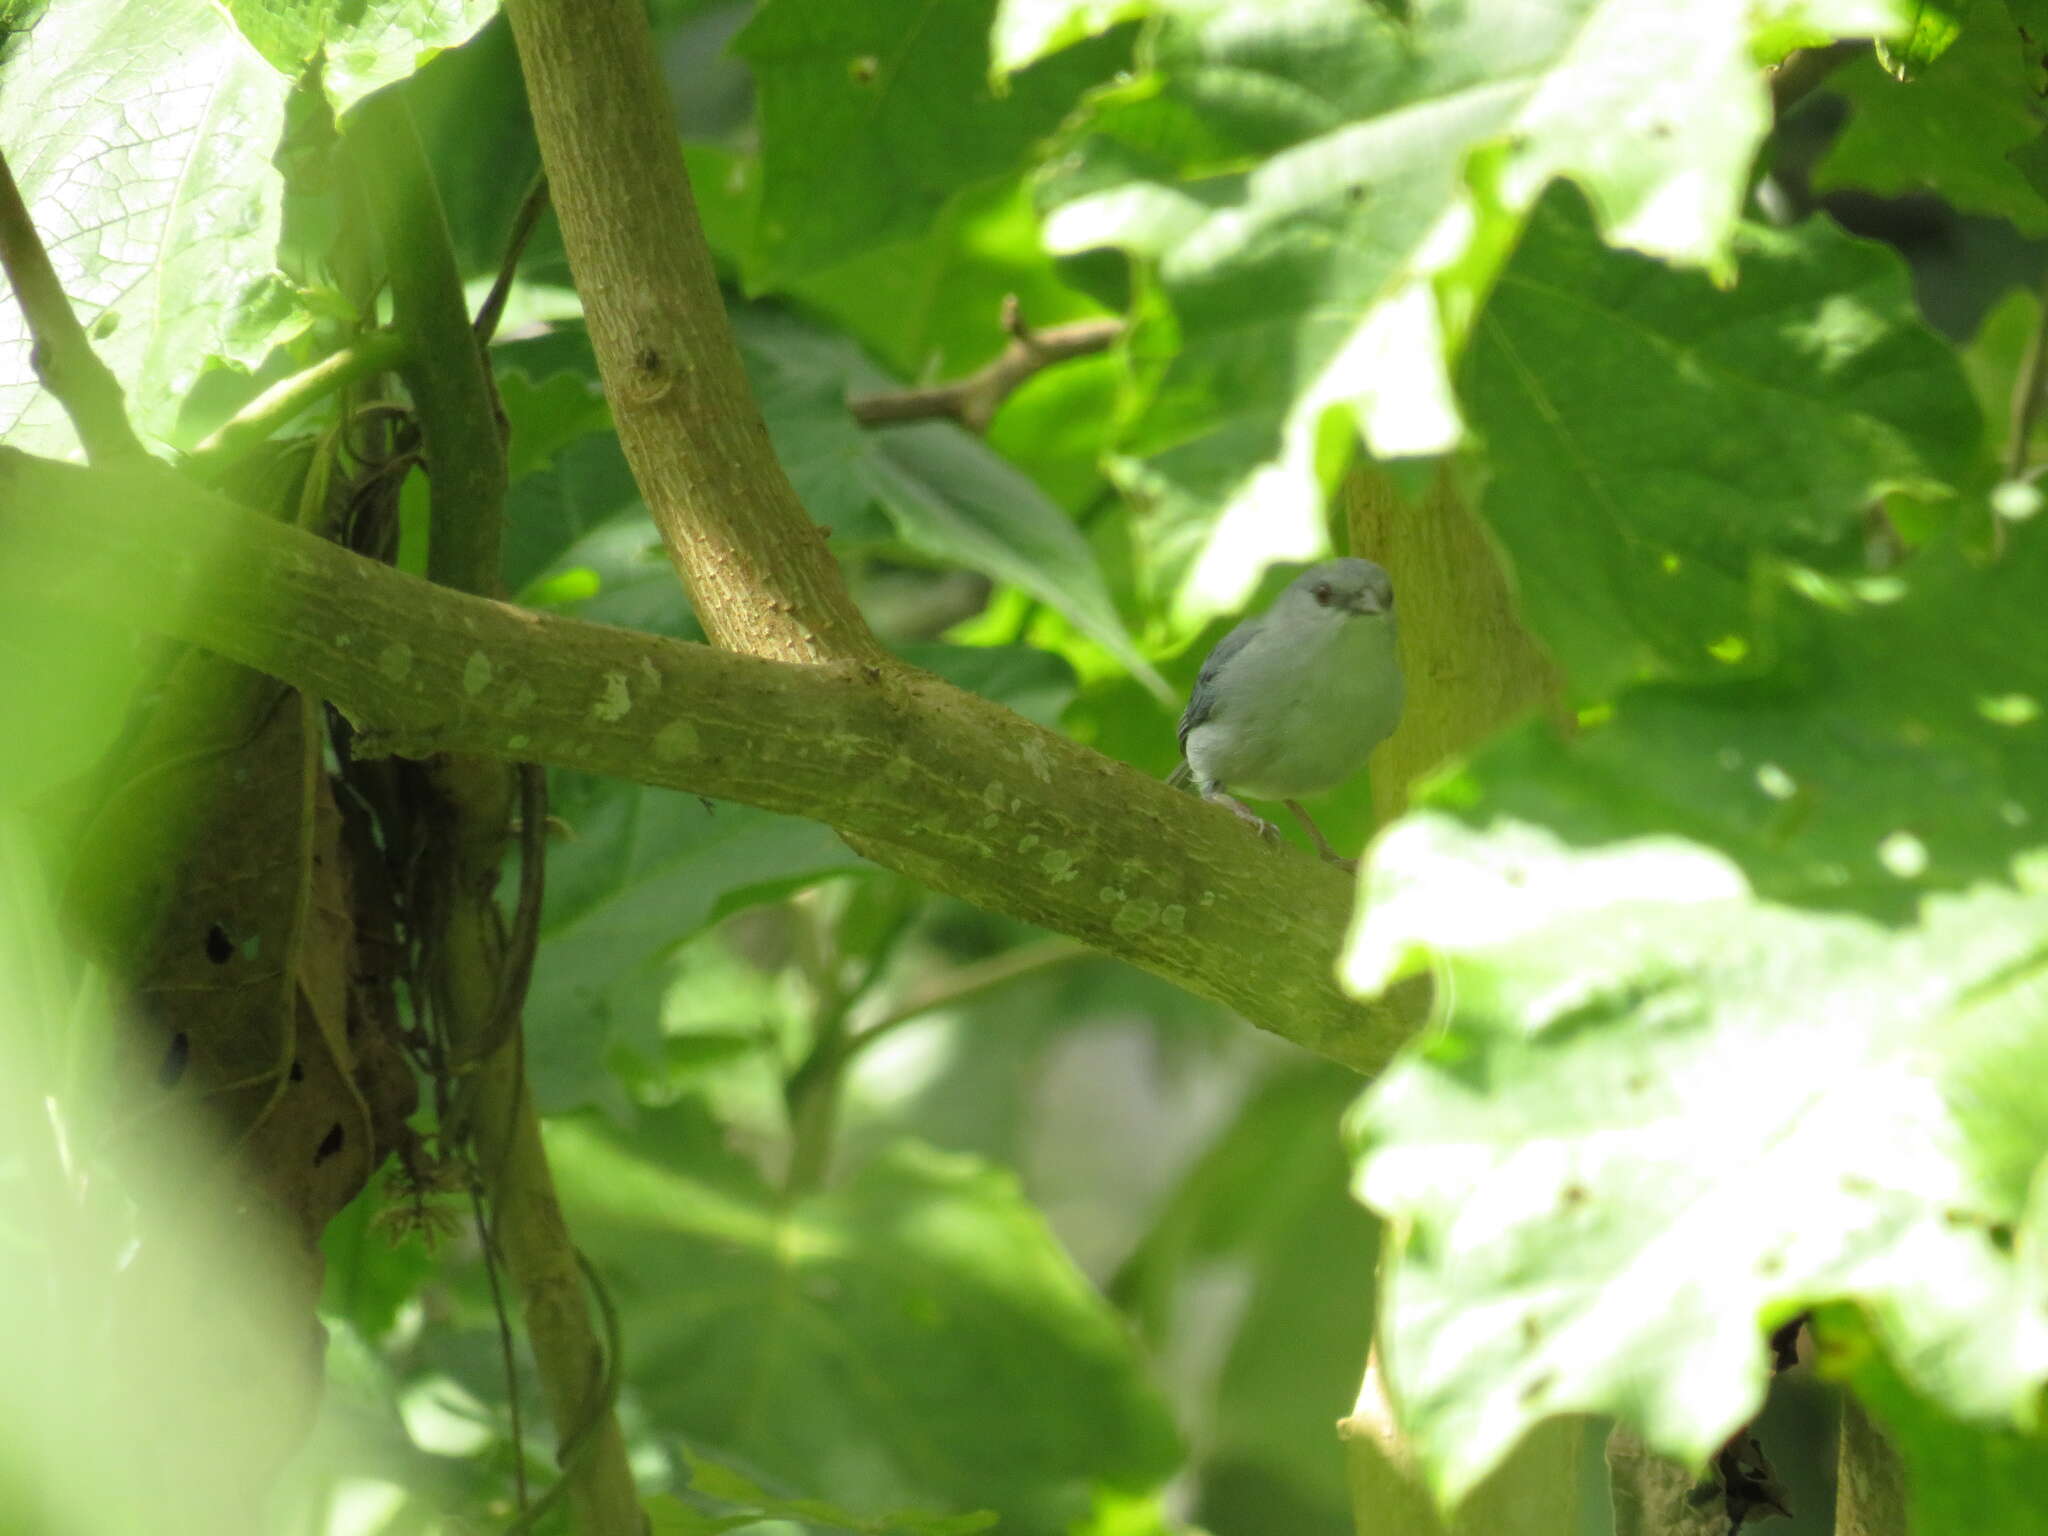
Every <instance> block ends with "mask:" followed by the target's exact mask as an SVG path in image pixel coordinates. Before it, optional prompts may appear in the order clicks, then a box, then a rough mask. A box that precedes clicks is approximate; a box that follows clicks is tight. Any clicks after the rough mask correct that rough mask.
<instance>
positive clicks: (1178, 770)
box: [1166, 758, 1195, 789]
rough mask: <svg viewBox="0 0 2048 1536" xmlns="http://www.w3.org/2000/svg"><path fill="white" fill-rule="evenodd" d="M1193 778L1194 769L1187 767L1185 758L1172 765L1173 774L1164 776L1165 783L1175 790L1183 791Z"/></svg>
mask: <svg viewBox="0 0 2048 1536" xmlns="http://www.w3.org/2000/svg"><path fill="white" fill-rule="evenodd" d="M1194 777H1195V771H1194V769H1192V768H1190V767H1189V766H1188V763H1187V759H1186V758H1182V759H1181V760H1180V761H1179V762H1177V763H1175V764H1174V765H1173V772H1171V773H1169V774H1168V775H1167V776H1166V782H1167V783H1169V784H1171V785H1172V786H1173V787H1174V788H1175V789H1185V788H1187V786H1188V785H1189V784H1190V783H1191V782H1192V781H1193V779H1194Z"/></svg>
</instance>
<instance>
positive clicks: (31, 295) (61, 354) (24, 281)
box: [0, 155, 143, 464]
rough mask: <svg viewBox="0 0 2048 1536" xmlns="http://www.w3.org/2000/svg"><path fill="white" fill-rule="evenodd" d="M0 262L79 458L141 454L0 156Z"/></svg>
mask: <svg viewBox="0 0 2048 1536" xmlns="http://www.w3.org/2000/svg"><path fill="white" fill-rule="evenodd" d="M0 266H4V267H5V268H6V269H7V280H8V282H9V283H11V284H13V286H14V297H15V302H16V303H18V304H20V305H21V311H22V313H23V314H24V315H26V316H27V317H28V329H29V334H30V335H31V336H32V337H34V338H35V341H34V349H33V351H31V353H30V354H29V356H30V360H31V361H32V362H33V364H34V366H35V370H36V377H38V378H39V379H41V380H42V381H43V387H44V388H45V389H47V390H48V391H49V392H50V393H51V394H53V395H55V396H56V397H57V403H58V404H59V405H61V406H63V407H64V414H65V415H67V416H69V417H70V418H71V425H72V428H73V430H75V431H76V432H77V433H78V440H79V442H81V443H83V444H84V445H85V455H86V457H87V458H89V459H91V460H92V461H93V462H94V463H95V464H102V463H113V462H115V461H116V460H119V459H124V458H128V459H132V458H141V457H143V447H142V442H141V440H140V439H139V438H137V437H136V435H135V429H134V427H132V426H130V425H129V423H128V408H127V405H126V403H125V401H124V400H123V399H122V396H121V386H120V383H119V382H118V381H117V380H116V379H115V378H114V375H113V374H112V373H111V372H109V371H108V369H107V365H106V364H105V363H103V362H101V361H100V359H99V354H98V353H96V352H94V351H93V349H92V343H91V342H90V341H89V340H88V339H87V338H86V334H85V327H84V326H82V325H80V324H79V323H78V316H77V315H76V314H74V313H72V309H71V300H70V299H68V298H67V297H65V294H64V286H63V284H61V283H60V282H58V281H57V270H56V268H54V267H52V266H51V265H50V253H49V252H48V251H46V250H44V249H43V241H42V237H41V236H40V235H38V234H37V233H36V226H35V223H34V221H33V220H31V219H30V218H29V216H28V204H27V203H25V202H24V201H22V196H21V188H20V187H18V186H16V185H15V181H14V171H13V169H12V168H11V167H10V166H9V165H8V163H7V157H6V156H5V155H0Z"/></svg>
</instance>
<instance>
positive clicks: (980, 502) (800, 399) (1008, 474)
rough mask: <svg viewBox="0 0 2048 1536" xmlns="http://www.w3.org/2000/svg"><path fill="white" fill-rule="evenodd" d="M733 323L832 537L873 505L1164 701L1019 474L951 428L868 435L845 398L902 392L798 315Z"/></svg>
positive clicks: (925, 426) (1093, 582) (773, 422)
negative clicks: (1031, 603) (1020, 594)
mask: <svg viewBox="0 0 2048 1536" xmlns="http://www.w3.org/2000/svg"><path fill="white" fill-rule="evenodd" d="M734 318H735V329H736V331H737V332H738V334H739V338H740V345H741V349H742V351H743V352H744V353H745V354H746V357H747V361H748V365H749V370H750V372H751V375H752V377H753V381H754V387H755V389H756V391H757V392H758V393H759V395H760V398H761V407H762V410H763V412H764V413H765V414H766V415H767V417H768V421H769V424H770V429H771V430H772V431H773V432H774V434H775V445H776V452H777V455H778V456H779V457H780V458H781V460H782V463H783V467H784V468H785V469H786V470H787V471H788V472H789V476H790V479H791V480H792V481H794V482H795V485H796V489H797V494H798V495H799V496H800V497H802V499H803V502H804V505H805V506H806V507H808V508H809V509H810V512H811V515H812V516H813V517H814V518H816V519H817V520H818V521H819V522H820V523H824V524H827V525H836V524H837V523H838V522H839V521H841V520H842V519H844V518H846V517H850V516H855V515H857V514H858V513H859V512H860V511H861V510H862V509H863V508H865V507H866V506H867V505H868V504H869V503H870V502H871V501H872V502H879V503H880V504H881V506H882V507H883V509H884V510H885V511H886V512H887V513H888V514H889V517H890V519H891V520H892V521H893V522H894V523H895V525H896V528H897V530H898V532H899V533H900V534H901V535H902V537H903V540H904V542H905V543H907V544H909V545H910V546H911V547H912V548H914V549H917V550H919V551H921V552H922V553H924V554H926V555H930V556H932V557H934V558H937V559H941V560H945V561H948V562H950V563H954V564H959V565H964V566H966V567H967V568H968V569H970V570H976V571H980V572H982V573H983V574H984V575H987V576H989V577H991V578H993V579H994V580H997V581H1002V582H1008V583H1010V584H1012V585H1015V586H1017V587H1020V588H1022V589H1023V590H1024V591H1026V592H1028V593H1030V594H1031V595H1032V596H1033V597H1035V598H1037V599H1038V600H1039V601H1040V602H1043V603H1046V604H1049V605H1050V606H1052V607H1054V608H1057V609H1058V610H1059V611H1060V612H1061V613H1063V614H1065V615H1066V616H1067V617H1068V618H1069V619H1071V620H1072V621H1073V623H1074V625H1075V627H1076V628H1078V629H1080V630H1081V631H1082V632H1083V633H1085V634H1087V635H1089V636H1090V637H1091V638H1093V639H1095V640H1097V641H1099V642H1100V643H1101V644H1102V645H1103V646H1105V647H1106V648H1107V649H1108V650H1109V651H1110V652H1111V653H1112V654H1114V655H1115V656H1116V658H1117V659H1118V660H1119V661H1120V662H1122V663H1123V664H1124V665H1125V666H1126V667H1127V668H1129V669H1130V671H1131V672H1132V673H1133V674H1134V675H1135V676H1137V677H1139V678H1140V679H1142V680H1144V682H1145V683H1146V684H1147V685H1148V686H1150V687H1152V688H1154V689H1155V691H1157V692H1159V693H1161V694H1162V695H1163V694H1164V693H1165V692H1166V685H1165V683H1164V681H1163V680H1161V679H1160V677H1159V674H1158V672H1157V671H1156V670H1154V668H1153V667H1152V665H1151V663H1150V662H1149V661H1148V660H1147V659H1146V658H1145V656H1144V654H1143V653H1142V652H1141V651H1140V650H1139V649H1138V647H1137V644H1136V642H1135V641H1133V640H1132V638H1131V635H1130V632H1129V630H1127V629H1126V628H1125V627H1124V622H1123V619H1122V617H1121V616H1120V615H1119V614H1118V612H1117V610H1116V605H1115V603H1114V602H1113V601H1112V599H1111V597H1110V594H1109V588H1108V585H1107V583H1106V582H1105V581H1104V580H1103V577H1102V572H1101V571H1100V569H1099V568H1098V567H1097V565H1096V563H1095V556H1094V552H1093V551H1092V550H1090V549H1089V547H1088V541H1087V540H1086V539H1084V538H1083V537H1082V536H1081V533H1080V530H1079V529H1077V528H1076V527H1075V526H1074V523H1073V519H1072V518H1070V517H1069V516H1068V515H1067V514H1066V513H1065V512H1063V511H1062V510H1061V509H1060V508H1059V507H1057V506H1055V505H1054V504H1053V503H1052V502H1051V501H1049V500H1048V499H1047V498H1046V497H1045V495H1044V493H1043V492H1041V491H1040V490H1039V489H1038V488H1037V486H1035V485H1034V484H1032V482H1031V481H1030V480H1029V479H1028V478H1026V477H1025V476H1024V475H1023V474H1022V473H1021V472H1020V471H1018V470H1016V469H1014V468H1012V467H1011V466H1010V465H1009V464H1007V463H1005V462H1004V461H1003V459H1001V458H1000V457H999V456H997V455H996V454H995V453H993V452H991V451H990V450H989V448H988V447H987V445H986V444H984V443H982V442H981V441H980V440H978V439H977V438H975V437H974V436H973V435H972V434H970V433H968V432H966V431H964V430H963V429H961V428H959V427H956V426H954V425H952V424H951V423H949V422H936V421H935V422H926V423H921V424H918V425H914V426H903V427H890V428H881V429H875V428H864V427H862V426H860V425H859V424H857V423H856V422H855V421H854V419H853V417H852V415H851V413H849V412H848V411H847V409H846V400H847V398H848V396H849V395H852V394H860V393H865V392H869V391H874V390H881V389H890V388H894V387H897V386H896V384H895V381H893V380H891V379H890V378H889V377H888V376H887V375H886V374H884V373H882V372H881V370H879V369H877V368H875V367H874V366H873V365H872V364H870V363H869V362H867V361H866V360H865V359H864V358H863V357H862V356H861V355H860V352H859V350H858V349H857V348H855V347H854V346H852V345H851V344H849V343H847V342H845V341H843V340H840V339H838V338H836V337H833V336H831V335H829V334H828V333H824V332H821V331H818V330H816V329H814V328H812V327H810V326H807V325H805V324H804V323H803V322H801V321H799V320H797V319H795V318H793V317H791V316H786V315H781V314H777V313H773V312H768V311H759V310H747V311H741V312H740V313H739V314H737V315H736V316H735V317H734Z"/></svg>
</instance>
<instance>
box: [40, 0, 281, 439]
mask: <svg viewBox="0 0 2048 1536" xmlns="http://www.w3.org/2000/svg"><path fill="white" fill-rule="evenodd" d="M290 89H291V82H290V81H289V80H288V79H286V78H285V77H284V76H282V75H280V74H279V73H278V72H277V71H276V70H274V69H273V68H271V67H270V65H269V64H267V63H265V62H264V60H263V59H262V58H261V57H260V56H259V55H258V54H257V53H256V51H255V50H254V49H253V48H251V47H250V46H249V44H248V42H247V41H246V40H245V39H244V38H243V37H242V35H241V34H240V33H239V32H237V31H236V30H235V28H234V26H233V24H232V23H231V22H229V21H228V19H227V18H226V16H225V15H224V14H222V12H221V11H220V10H219V9H218V8H217V7H215V6H213V5H211V4H208V3H206V0H71V3H66V4H59V5H53V6H51V7H50V8H49V10H48V11H46V12H45V13H44V14H43V15H42V17H41V18H40V19H39V20H38V21H37V23H36V25H35V26H33V27H31V28H30V29H29V31H28V33H27V35H26V36H25V37H24V38H22V39H20V40H19V42H18V43H17V45H16V46H15V48H14V50H13V51H12V52H11V53H10V54H9V55H8V57H7V61H6V64H5V66H4V67H0V148H4V149H5V150H6V153H7V160H8V165H9V167H10V168H11V169H12V170H13V172H14V179H15V180H16V182H18V183H19V184H20V187H21V191H22V196H23V198H24V199H25V200H26V202H27V204H28V210H29V216H30V218H31V219H33V220H34V222H35V225H36V230H37V233H38V234H39V235H40V236H41V237H42V241H43V245H44V246H45V247H46V248H47V249H48V251H49V253H50V261H51V264H52V266H54V267H55V268H56V272H57V278H58V281H59V282H61V283H62V284H63V286H64V290H65V292H66V294H67V295H68V296H69V297H70V299H71V302H72V306H73V308H74V309H75V310H76V311H77V313H78V317H79V319H80V320H81V321H83V322H84V323H85V324H86V325H87V326H88V327H90V328H91V331H92V334H93V337H94V344H93V345H94V350H95V351H96V352H98V353H99V355H100V357H101V358H102V359H103V360H104V361H105V362H106V364H107V365H108V366H109V367H110V368H111V369H112V370H113V371H114V374H115V377H116V378H118V379H119V380H120V382H121V384H122V385H123V387H124V388H125V389H126V391H127V395H128V409H129V413H130V415H131V417H132V418H133V419H134V421H135V423H136V425H137V426H138V427H139V428H140V429H141V430H142V431H143V433H144V434H145V435H146V436H151V437H163V436H166V435H167V434H168V433H169V432H170V430H171V427H172V425H173V423H174V422H175V421H176V419H177V413H178V405H179V402H180V400H181V399H182V398H183V396H184V394H185V392H186V391H187V390H188V389H190V388H191V387H192V384H193V382H194V381H195V380H196V379H197V378H198V377H199V375H200V373H201V371H202V370H204V369H205V367H206V366H207V363H208V361H209V360H210V359H213V358H221V357H224V358H228V359H230V360H233V361H236V362H241V363H252V362H254V361H255V360H256V359H257V358H259V357H261V356H262V354H263V352H264V351H265V350H267V348H268V346H269V340H268V337H267V336H251V335H248V334H246V333H245V332H244V331H243V329H242V327H241V324H240V312H241V310H242V307H243V306H244V305H245V304H247V303H252V302H256V301H258V300H260V299H261V298H262V297H263V295H264V294H265V292H266V291H267V286H266V285H267V284H268V282H269V280H270V278H271V275H272V273H273V270H274V267H275V257H276V249H277V237H278V229H279V220H280V210H281V208H282V203H283V192H284V188H283V183H282V182H281V181H280V180H279V179H278V176H277V174H276V172H275V171H273V170H272V169H271V165H270V157H271V155H272V154H274V153H275V152H276V150H277V144H278V136H279V134H280V133H281V132H282V131H283V128H284V104H285V97H286V95H287V94H288V93H289V91H290ZM0 437H4V438H5V439H6V440H7V442H8V444H9V445H10V446H12V447H16V448H23V449H27V450H30V451H35V452H44V453H59V454H61V453H67V452H70V451H72V450H73V445H74V442H75V439H74V438H73V436H72V433H71V428H70V425H69V423H68V422H67V421H66V420H65V418H64V414H63V412H62V411H61V410H60V409H59V408H58V406H57V402H56V401H55V400H54V399H53V398H52V397H51V396H49V395H48V394H46V393H44V392H43V391H42V389H41V386H40V385H39V384H38V382H37V380H36V376H35V373H34V370H33V369H32V368H31V367H30V366H29V332H28V324H27V321H26V319H25V318H24V316H23V314H22V312H21V309H20V307H19V306H18V305H16V304H15V303H13V302H12V300H11V298H10V301H9V302H7V303H4V304H0Z"/></svg>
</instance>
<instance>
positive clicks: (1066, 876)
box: [1038, 848, 1081, 885]
mask: <svg viewBox="0 0 2048 1536" xmlns="http://www.w3.org/2000/svg"><path fill="white" fill-rule="evenodd" d="M1076 862H1077V861H1076V860H1075V858H1074V856H1073V855H1072V854H1071V853H1069V852H1067V850H1066V849H1064V848H1052V849H1048V850H1047V851H1046V855H1045V857H1044V858H1042V859H1040V860H1039V861H1038V867H1039V868H1040V869H1041V870H1043V871H1045V873H1046V875H1047V877H1048V878H1050V879H1051V881H1052V883H1053V884H1054V885H1063V884H1065V883H1066V882H1067V881H1069V880H1073V879H1077V878H1079V876H1080V873H1081V871H1079V870H1078V869H1076V868H1074V865H1075V863H1076Z"/></svg>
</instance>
